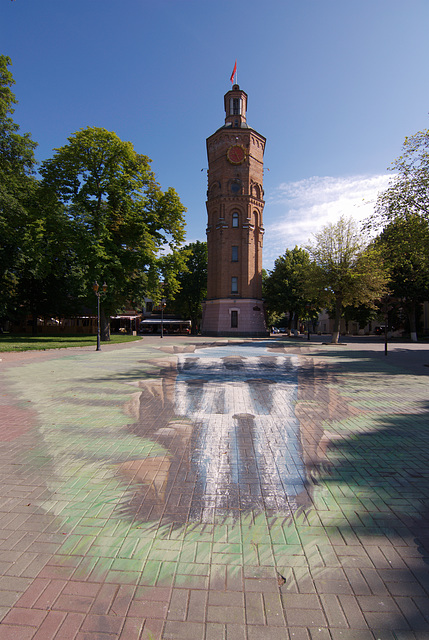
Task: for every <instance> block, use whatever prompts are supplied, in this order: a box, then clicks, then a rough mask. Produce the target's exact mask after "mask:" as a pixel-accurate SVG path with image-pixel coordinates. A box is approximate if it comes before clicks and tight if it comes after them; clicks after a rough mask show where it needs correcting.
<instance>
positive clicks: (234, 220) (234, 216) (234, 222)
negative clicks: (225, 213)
mask: <svg viewBox="0 0 429 640" xmlns="http://www.w3.org/2000/svg"><path fill="white" fill-rule="evenodd" d="M232 226H233V228H235V229H236V228H237V227H238V213H233V214H232Z"/></svg>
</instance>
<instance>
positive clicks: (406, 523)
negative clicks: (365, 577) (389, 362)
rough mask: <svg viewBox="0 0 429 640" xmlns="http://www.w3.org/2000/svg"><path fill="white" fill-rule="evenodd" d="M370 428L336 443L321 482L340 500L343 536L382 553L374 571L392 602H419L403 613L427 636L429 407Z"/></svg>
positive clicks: (376, 419)
mask: <svg viewBox="0 0 429 640" xmlns="http://www.w3.org/2000/svg"><path fill="white" fill-rule="evenodd" d="M368 428H370V430H368V431H360V432H359V431H356V430H354V431H350V430H349V431H348V432H342V436H341V437H339V438H335V439H333V440H331V441H330V444H329V447H328V451H327V457H328V460H329V463H330V464H329V467H327V466H326V467H324V468H323V467H322V468H321V469H320V470H319V482H320V483H321V484H322V485H323V486H324V487H325V488H327V489H329V492H330V494H331V495H332V496H334V498H335V497H336V496H337V497H338V496H339V503H340V504H339V506H340V508H341V509H342V512H343V513H344V515H345V517H344V518H343V519H342V520H341V522H342V524H341V523H340V524H339V525H338V528H339V530H340V533H341V534H342V535H343V537H344V538H345V539H346V540H347V538H348V536H350V535H352V536H357V537H358V539H359V540H360V543H361V544H362V545H363V547H364V548H365V550H366V551H367V552H368V553H369V554H370V556H372V559H373V558H375V555H374V554H373V553H372V550H373V549H374V548H376V547H377V546H378V547H379V549H380V550H381V554H380V556H379V558H380V561H379V563H377V559H376V558H375V560H374V564H375V568H376V569H377V571H378V572H379V574H380V577H381V578H382V579H383V580H384V582H385V584H386V585H387V587H388V589H389V591H390V595H392V596H393V597H394V598H395V597H396V598H398V599H397V603H399V605H400V603H401V598H400V596H411V597H413V600H414V603H417V605H418V606H417V607H416V606H415V611H414V612H409V613H408V614H405V613H404V615H405V617H406V620H407V622H408V624H409V625H410V628H411V629H413V630H420V631H426V632H428V631H429V617H428V611H429V573H428V570H427V566H426V567H425V566H424V565H425V564H426V565H429V402H422V403H421V407H420V412H419V413H404V414H390V415H386V414H383V415H379V416H374V415H372V416H371V425H370V427H368ZM342 489H344V492H342ZM344 496H349V498H350V503H349V505H347V500H346V501H345V502H346V504H345V503H344V502H341V501H342V500H343V501H344ZM413 545H415V547H413ZM392 549H393V550H392ZM383 552H384V553H385V557H383ZM374 553H375V552H374ZM377 553H378V549H377ZM389 553H390V554H393V555H390V556H389ZM414 596H416V597H414ZM403 600H404V599H403ZM403 600H402V601H403ZM418 607H419V608H420V610H419V609H418ZM393 615H394V614H393V613H392V618H393ZM402 623H403V622H402ZM399 624H400V623H399ZM397 628H398V629H399V628H401V627H400V626H398V627H397ZM395 637H396V636H395ZM419 637H420V636H419Z"/></svg>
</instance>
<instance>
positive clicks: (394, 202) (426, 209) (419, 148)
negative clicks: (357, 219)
mask: <svg viewBox="0 0 429 640" xmlns="http://www.w3.org/2000/svg"><path fill="white" fill-rule="evenodd" d="M402 151H403V153H402V155H401V156H399V158H397V159H396V160H395V161H394V162H393V165H392V169H393V170H394V171H395V175H394V176H393V177H392V179H391V181H390V184H389V186H388V188H387V189H386V190H385V191H384V192H383V193H381V194H380V195H379V197H378V200H377V206H376V211H375V215H374V216H372V218H371V221H370V225H371V226H377V225H380V224H381V225H382V226H384V225H385V224H386V223H389V222H392V221H393V220H396V219H397V218H407V217H409V216H416V215H417V216H419V217H422V218H425V219H426V220H429V129H426V130H424V131H419V132H417V133H416V134H414V135H412V136H409V137H407V138H405V141H404V144H403V147H402Z"/></svg>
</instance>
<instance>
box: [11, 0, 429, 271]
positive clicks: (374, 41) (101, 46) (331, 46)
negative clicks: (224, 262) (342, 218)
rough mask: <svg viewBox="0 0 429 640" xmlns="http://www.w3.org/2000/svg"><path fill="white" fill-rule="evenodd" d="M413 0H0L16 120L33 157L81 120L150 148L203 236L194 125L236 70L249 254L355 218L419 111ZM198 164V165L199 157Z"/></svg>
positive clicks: (421, 2) (198, 136) (208, 119)
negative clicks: (254, 164) (255, 234)
mask: <svg viewBox="0 0 429 640" xmlns="http://www.w3.org/2000/svg"><path fill="white" fill-rule="evenodd" d="M428 26H429V2H428V0H407V2H404V1H403V0H359V1H356V0H355V1H353V0H264V1H262V0H229V1H228V0H14V1H10V0H1V2H0V42H1V51H0V52H1V53H3V54H5V55H8V56H10V57H11V59H12V63H13V66H12V73H13V75H14V78H15V81H16V84H15V87H14V91H15V94H16V96H17V98H18V100H19V105H18V106H17V108H16V111H15V115H14V117H15V120H16V122H18V123H19V124H20V126H21V129H22V131H30V132H31V134H32V136H33V139H34V140H35V141H37V142H38V143H39V147H38V149H37V152H36V155H37V159H38V160H39V161H42V160H44V159H46V158H49V157H51V155H52V149H53V148H55V147H59V146H62V145H63V144H65V143H66V140H67V137H68V136H70V134H71V133H73V132H75V131H77V130H78V129H81V128H83V127H87V126H100V127H105V128H106V129H109V130H111V131H115V132H116V133H117V134H118V135H119V137H121V138H122V139H123V140H130V141H131V142H132V143H133V145H134V147H135V149H136V150H137V151H138V152H139V153H144V154H146V155H148V156H149V157H150V158H152V160H153V163H152V167H153V169H154V171H155V173H156V175H157V178H158V181H159V182H160V183H161V186H162V187H163V188H167V187H169V186H172V187H174V188H175V189H176V190H177V192H178V193H179V196H180V198H181V200H182V202H183V204H184V205H185V206H186V207H187V214H186V221H187V238H186V241H187V242H192V241H194V240H205V228H206V208H205V199H206V187H207V184H206V171H205V170H204V169H206V168H207V156H206V146H205V140H206V138H207V137H208V136H210V135H211V134H212V133H213V132H214V131H215V130H216V129H218V128H219V127H220V126H221V125H222V124H223V123H224V117H225V116H224V110H223V95H224V94H225V93H226V91H228V90H229V89H230V88H231V83H230V76H231V72H232V69H233V66H234V61H235V59H237V65H238V76H237V80H238V83H239V85H240V87H241V88H242V89H244V90H245V91H246V92H247V94H248V96H249V102H248V112H247V115H248V123H249V125H250V126H251V127H252V128H254V129H256V130H257V131H259V132H260V133H261V134H262V135H264V136H265V137H266V138H267V147H266V152H265V167H266V169H267V170H266V171H265V177H264V188H265V200H266V205H265V211H264V223H265V229H266V233H265V240H264V266H265V268H267V269H271V268H272V266H273V262H274V260H275V258H277V257H278V256H279V255H282V254H283V253H284V251H285V250H286V248H293V247H294V246H295V244H298V245H301V246H302V245H305V244H306V242H307V241H308V240H309V239H311V235H312V233H315V232H317V231H318V230H320V228H321V226H322V225H324V224H326V223H327V222H328V221H331V220H335V219H336V218H338V217H339V215H341V214H344V215H347V216H349V215H352V216H354V217H356V218H357V219H362V218H364V217H365V216H366V215H368V213H370V212H371V209H372V207H373V203H374V199H375V198H376V194H377V192H378V191H380V190H382V189H383V188H385V186H386V184H387V180H388V177H389V176H388V167H389V165H390V164H391V162H392V161H393V160H394V159H395V158H396V157H397V156H398V155H400V152H401V146H402V143H403V140H404V138H405V136H406V135H410V134H412V133H415V132H416V131H418V130H421V129H425V128H428V127H429V120H428V111H429V82H428V69H429V64H428V63H429V56H428V52H429V39H428V36H427V30H428ZM202 169H203V171H201V170H202Z"/></svg>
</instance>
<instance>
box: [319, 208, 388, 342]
mask: <svg viewBox="0 0 429 640" xmlns="http://www.w3.org/2000/svg"><path fill="white" fill-rule="evenodd" d="M314 237H315V242H314V243H313V244H310V245H309V246H308V247H307V250H308V251H309V253H310V256H311V257H312V259H313V267H312V273H311V276H310V278H311V283H312V287H313V289H314V290H315V293H316V292H318V295H319V296H320V299H321V300H322V301H323V302H324V304H325V306H326V307H329V306H331V305H333V304H334V305H335V323H334V331H333V337H332V341H333V342H338V337H339V328H340V320H341V316H342V315H343V311H344V308H345V307H347V306H349V305H353V306H359V305H362V304H364V305H367V306H370V307H371V306H374V304H375V302H376V300H378V299H379V298H380V297H382V296H383V295H384V294H385V293H386V291H387V273H386V271H385V269H384V266H383V261H382V259H381V254H380V251H379V250H378V249H377V248H376V247H375V246H374V245H367V244H366V243H365V242H363V238H362V234H361V233H360V230H359V228H358V226H357V223H356V222H355V220H353V219H352V218H348V219H347V218H345V217H341V218H340V220H339V221H338V222H337V223H331V224H328V225H326V226H325V227H323V229H322V230H321V231H320V233H317V234H314Z"/></svg>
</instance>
